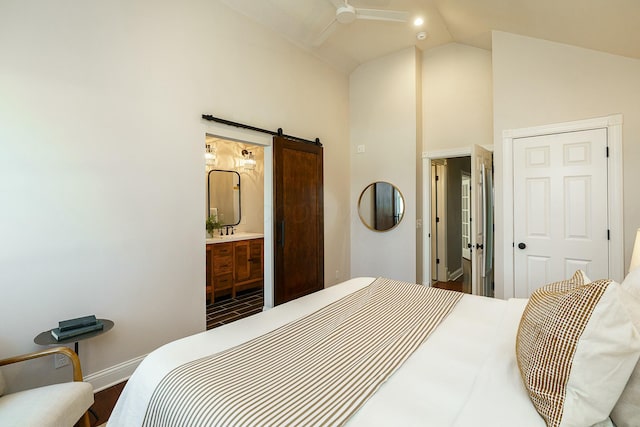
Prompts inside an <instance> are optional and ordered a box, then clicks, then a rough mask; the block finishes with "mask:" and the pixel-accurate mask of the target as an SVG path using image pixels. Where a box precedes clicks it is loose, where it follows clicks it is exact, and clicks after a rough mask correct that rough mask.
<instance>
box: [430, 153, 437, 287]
mask: <svg viewBox="0 0 640 427" xmlns="http://www.w3.org/2000/svg"><path fill="white" fill-rule="evenodd" d="M437 174H438V171H437V170H436V164H435V163H431V282H432V283H433V282H437V281H438V264H436V259H437V257H438V234H437V233H438V223H437V222H436V217H437V216H438V213H437V210H436V205H437V203H436V196H437V194H438V191H437V189H436V178H435V177H436V175H437Z"/></svg>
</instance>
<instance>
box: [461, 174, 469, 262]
mask: <svg viewBox="0 0 640 427" xmlns="http://www.w3.org/2000/svg"><path fill="white" fill-rule="evenodd" d="M460 190H461V191H460V194H461V195H462V200H461V201H460V202H461V203H460V204H461V210H462V212H461V215H460V217H461V218H462V224H461V226H462V258H465V259H468V260H470V259H471V221H470V220H471V175H469V174H467V173H463V174H462V188H461V189H460Z"/></svg>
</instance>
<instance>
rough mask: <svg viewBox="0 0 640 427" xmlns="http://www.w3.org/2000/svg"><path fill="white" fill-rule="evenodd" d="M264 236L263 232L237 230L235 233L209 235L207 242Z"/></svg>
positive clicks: (233, 240) (222, 241) (232, 240)
mask: <svg viewBox="0 0 640 427" xmlns="http://www.w3.org/2000/svg"><path fill="white" fill-rule="evenodd" d="M262 237H264V234H262V233H250V232H244V231H241V232H238V231H236V232H235V233H234V234H229V235H228V236H227V235H222V236H220V235H219V234H215V235H214V237H209V236H207V244H211V243H224V242H235V241H236V240H249V239H259V238H262Z"/></svg>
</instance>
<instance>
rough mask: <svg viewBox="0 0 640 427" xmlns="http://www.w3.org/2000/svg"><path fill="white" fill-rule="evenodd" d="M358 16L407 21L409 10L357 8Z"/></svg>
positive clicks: (380, 19) (358, 17)
mask: <svg viewBox="0 0 640 427" xmlns="http://www.w3.org/2000/svg"><path fill="white" fill-rule="evenodd" d="M356 18H357V19H371V20H375V21H396V22H407V21H408V20H409V12H400V11H396V10H382V9H356Z"/></svg>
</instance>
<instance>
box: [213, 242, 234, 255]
mask: <svg viewBox="0 0 640 427" xmlns="http://www.w3.org/2000/svg"><path fill="white" fill-rule="evenodd" d="M211 246H212V248H211V250H212V252H213V256H214V257H219V256H226V255H229V256H231V255H232V254H233V243H216V244H213V245H211Z"/></svg>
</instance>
